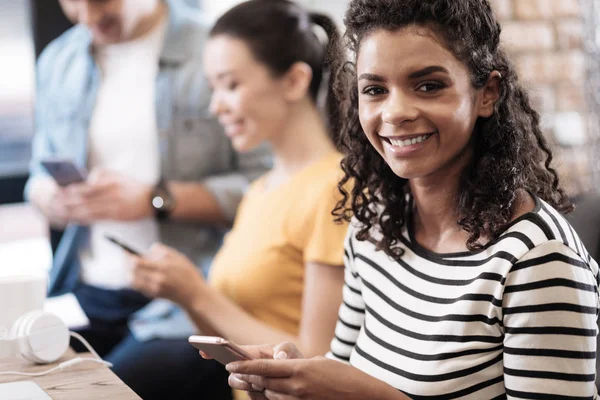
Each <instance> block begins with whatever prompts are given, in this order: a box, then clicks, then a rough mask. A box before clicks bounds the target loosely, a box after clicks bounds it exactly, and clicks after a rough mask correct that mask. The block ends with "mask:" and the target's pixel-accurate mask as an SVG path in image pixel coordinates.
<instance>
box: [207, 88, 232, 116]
mask: <svg viewBox="0 0 600 400" xmlns="http://www.w3.org/2000/svg"><path fill="white" fill-rule="evenodd" d="M226 108H227V107H226V105H225V102H224V101H223V98H222V96H221V94H220V93H219V92H217V91H214V92H213V93H212V96H211V98H210V104H209V106H208V111H209V112H210V113H211V114H212V115H219V114H222V113H223V112H224V111H225V110H226Z"/></svg>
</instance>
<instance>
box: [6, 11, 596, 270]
mask: <svg viewBox="0 0 600 400" xmlns="http://www.w3.org/2000/svg"><path fill="white" fill-rule="evenodd" d="M185 1H187V2H188V3H189V4H190V5H192V6H194V7H198V8H200V9H201V10H202V11H203V12H204V13H205V14H206V16H207V17H208V18H209V19H210V20H214V19H215V18H216V17H218V16H219V15H220V14H221V13H222V12H224V11H225V10H227V9H228V8H230V7H231V6H233V5H235V4H236V3H238V2H239V1H237V0H185ZM491 1H492V4H493V7H494V8H495V10H496V12H497V14H498V15H499V17H500V19H501V21H502V22H503V35H504V36H503V40H504V44H505V46H506V48H507V49H508V50H509V52H510V53H511V54H512V55H513V59H514V60H515V62H516V63H517V67H518V69H519V71H520V74H521V78H522V80H523V82H524V83H525V84H526V86H527V87H528V88H529V89H530V91H531V96H532V99H533V102H534V104H535V107H536V108H537V110H538V111H539V112H540V114H541V115H542V121H543V127H544V131H545V133H546V135H547V137H548V139H549V141H550V142H551V143H552V145H553V147H554V148H555V151H556V154H557V157H556V166H557V168H558V169H559V171H560V174H561V177H562V178H563V181H564V182H565V184H566V186H567V187H568V189H569V192H570V194H571V195H572V196H573V197H574V198H575V199H581V198H585V197H589V196H590V193H594V192H596V191H597V189H598V188H599V187H600V126H599V122H600V50H599V49H600V0H491ZM299 2H300V3H302V4H304V5H307V6H309V7H310V8H313V9H316V10H320V11H323V12H326V13H328V14H329V15H331V16H332V17H333V18H334V19H335V20H336V21H338V23H339V24H340V25H341V24H342V20H343V13H344V10H345V7H346V4H347V0H327V1H324V0H299ZM0 9H1V10H2V13H0V266H2V265H3V264H6V263H12V262H13V261H12V260H15V257H21V255H22V254H23V253H22V250H23V249H25V248H28V249H30V248H31V247H30V246H32V245H35V246H37V247H35V248H36V249H38V251H29V252H27V253H28V256H31V257H32V258H33V260H32V263H37V264H39V263H44V264H48V263H49V262H50V257H51V250H50V242H49V238H50V236H49V230H48V228H47V226H46V225H45V224H44V222H43V221H42V219H41V218H40V217H39V216H38V215H37V214H36V212H35V211H34V210H33V209H31V208H30V207H29V206H27V205H24V204H22V201H23V198H22V193H23V185H24V183H25V181H26V179H27V167H28V162H29V156H30V142H31V138H32V136H33V128H34V127H33V108H34V101H35V99H34V97H35V96H34V87H35V73H34V66H35V60H36V57H37V56H38V55H39V54H40V52H41V51H42V50H43V48H44V47H45V46H46V44H48V42H50V41H51V40H53V39H54V38H56V37H57V36H58V35H60V34H61V33H62V32H64V31H65V30H66V29H68V28H69V23H68V21H67V20H66V19H65V17H64V16H63V15H62V13H61V11H60V8H59V5H58V1H57V0H0ZM598 204H599V203H597V202H595V203H593V207H595V208H596V210H597V209H598V208H599V207H600V205H598ZM597 213H598V212H597ZM588 224H592V225H594V226H596V227H598V226H600V221H595V222H594V221H593V220H590V221H588ZM584 229H585V228H584ZM598 229H599V230H600V228H598ZM596 237H598V236H596ZM55 239H56V238H55ZM584 241H585V239H584ZM28 246H29V247H28ZM14 262H16V261H14ZM20 263H21V262H20Z"/></svg>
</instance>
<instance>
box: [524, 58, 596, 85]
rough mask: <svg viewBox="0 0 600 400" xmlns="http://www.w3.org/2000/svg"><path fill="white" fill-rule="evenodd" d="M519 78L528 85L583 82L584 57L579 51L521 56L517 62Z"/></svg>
mask: <svg viewBox="0 0 600 400" xmlns="http://www.w3.org/2000/svg"><path fill="white" fill-rule="evenodd" d="M517 67H518V71H519V74H520V76H521V78H522V79H523V80H524V81H525V82H526V83H528V84H529V85H534V84H548V83H565V82H573V83H578V82H583V81H584V79H585V57H584V55H583V53H582V52H581V51H578V50H573V51H570V52H562V53H543V54H528V55H521V56H520V57H519V58H518V60H517Z"/></svg>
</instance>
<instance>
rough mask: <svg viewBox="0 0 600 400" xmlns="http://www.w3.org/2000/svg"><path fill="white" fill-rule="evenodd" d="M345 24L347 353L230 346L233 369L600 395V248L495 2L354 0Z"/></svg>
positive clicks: (302, 387) (339, 391) (342, 326)
mask: <svg viewBox="0 0 600 400" xmlns="http://www.w3.org/2000/svg"><path fill="white" fill-rule="evenodd" d="M345 24H346V27H347V32H346V38H347V42H348V45H349V49H350V51H351V53H352V55H353V56H354V58H353V60H352V62H350V63H348V64H347V68H346V70H345V73H343V74H340V76H338V82H339V83H340V85H341V90H340V93H345V94H346V95H347V96H348V97H349V101H347V102H346V104H345V105H346V108H345V110H344V114H343V115H346V116H347V118H346V119H345V121H344V127H343V129H342V145H343V148H344V153H345V157H344V159H343V161H342V166H343V168H344V170H345V173H346V174H345V177H344V179H343V180H342V181H341V183H340V186H339V187H340V191H341V192H343V193H344V194H345V196H346V198H345V200H344V201H341V202H340V203H338V206H337V208H336V214H337V215H338V216H339V217H340V219H344V220H347V221H351V226H350V230H349V233H348V236H347V239H346V246H345V250H346V252H345V266H346V273H345V287H344V301H343V303H342V307H341V308H340V311H339V317H338V324H337V327H336V331H335V338H334V339H333V341H332V344H331V352H330V354H329V357H330V358H332V359H333V360H336V361H338V362H334V361H332V360H327V359H325V358H313V359H301V356H299V355H298V352H297V350H296V349H294V347H293V346H291V345H289V344H282V345H279V346H277V347H275V348H273V349H272V351H271V353H272V354H273V355H274V357H273V358H274V359H271V360H253V361H244V362H236V363H233V364H230V365H229V366H228V370H229V371H230V372H234V373H235V375H233V376H232V377H230V384H231V385H232V386H234V387H236V388H239V389H246V390H255V389H256V388H257V386H258V387H261V388H264V389H265V391H264V392H262V393H260V394H255V395H254V396H255V397H254V398H255V399H264V398H267V399H269V400H280V399H286V400H292V399H303V398H310V399H314V400H327V399H342V398H343V399H346V400H353V399H356V400H358V399H361V400H362V399H367V398H368V399H386V400H387V399H389V400H394V399H395V400H406V399H409V398H410V399H422V398H443V399H455V398H460V399H505V398H510V399H513V398H526V399H548V398H560V399H563V398H576V399H584V398H586V399H591V398H594V397H595V394H596V387H595V385H594V380H595V359H596V339H595V338H596V335H597V331H598V330H597V326H596V315H597V313H598V304H599V297H598V294H599V293H598V282H599V281H600V275H599V270H598V264H597V263H596V262H595V261H594V260H593V259H592V258H591V257H590V255H589V254H588V252H587V250H586V249H585V247H584V246H583V245H582V243H581V241H580V239H579V237H578V235H577V234H576V233H575V231H574V230H573V228H572V227H571V226H570V225H569V223H568V222H567V221H566V219H565V218H564V217H563V215H561V213H560V211H568V210H570V208H571V205H570V203H569V200H568V198H567V197H566V196H565V195H564V193H563V191H562V190H561V189H560V186H559V183H558V179H557V178H556V173H555V172H554V170H553V169H552V168H551V166H550V163H551V161H552V153H551V152H550V150H549V149H548V146H547V145H546V142H545V140H544V138H543V136H542V134H541V131H540V128H539V117H538V114H537V113H536V112H535V111H534V110H533V109H532V108H531V106H530V104H529V99H528V96H527V93H526V92H525V91H524V89H523V88H522V87H521V86H520V84H519V81H518V78H517V75H516V73H515V70H514V68H513V66H512V64H511V63H510V62H509V60H508V59H507V57H506V55H505V53H504V51H503V50H502V49H501V48H500V47H499V42H500V26H499V24H498V23H497V21H496V18H495V15H494V14H493V12H492V9H491V7H490V4H489V3H488V1H487V0H399V1H394V2H390V1H387V0H352V1H350V4H349V6H348V10H347V13H346V18H345ZM348 181H352V182H353V183H354V186H353V189H352V190H351V191H350V192H347V191H346V190H345V189H344V184H345V183H346V182H348ZM261 351H262V354H269V352H268V351H267V350H265V349H264V348H263V349H261ZM282 353H283V354H282ZM255 355H257V356H258V355H259V353H258V352H256V353H255ZM282 358H299V359H297V360H285V361H281V360H280V359H282ZM345 364H346V365H345ZM251 384H254V385H255V386H251Z"/></svg>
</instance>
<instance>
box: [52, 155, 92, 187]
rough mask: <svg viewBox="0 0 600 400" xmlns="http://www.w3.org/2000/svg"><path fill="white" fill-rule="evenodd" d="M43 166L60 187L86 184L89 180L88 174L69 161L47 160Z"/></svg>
mask: <svg viewBox="0 0 600 400" xmlns="http://www.w3.org/2000/svg"><path fill="white" fill-rule="evenodd" d="M41 164H42V166H43V167H44V168H45V169H46V171H48V173H49V174H50V176H52V178H54V180H55V181H56V183H57V184H58V185H59V186H68V185H70V184H72V183H79V182H84V181H85V180H86V178H87V172H86V171H85V170H82V169H80V168H78V167H77V166H76V165H75V163H73V161H71V160H68V159H60V158H57V159H45V160H42V161H41Z"/></svg>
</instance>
